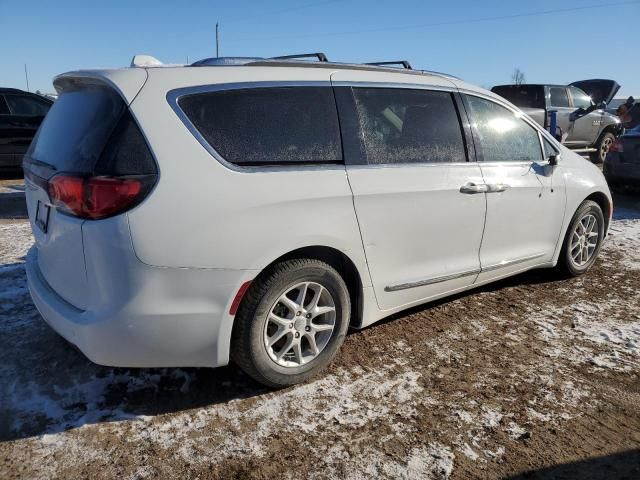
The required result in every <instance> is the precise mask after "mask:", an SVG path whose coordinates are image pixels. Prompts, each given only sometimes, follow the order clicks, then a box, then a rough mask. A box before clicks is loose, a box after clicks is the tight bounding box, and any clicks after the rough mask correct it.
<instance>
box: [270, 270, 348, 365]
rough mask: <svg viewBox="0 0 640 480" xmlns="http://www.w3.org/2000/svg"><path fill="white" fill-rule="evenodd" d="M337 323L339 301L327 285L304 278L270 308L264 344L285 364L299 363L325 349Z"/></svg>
mask: <svg viewBox="0 0 640 480" xmlns="http://www.w3.org/2000/svg"><path fill="white" fill-rule="evenodd" d="M335 325H336V304H335V301H334V299H333V297H332V296H331V293H329V290H327V289H326V288H325V287H323V286H322V285H320V284H319V283H316V282H302V283H298V284H296V285H294V286H292V287H289V288H288V289H287V290H286V291H285V292H284V293H283V294H282V295H280V297H278V300H276V302H275V303H274V304H273V306H272V307H271V309H270V310H269V314H268V317H267V321H266V322H265V327H264V335H263V339H264V346H265V348H266V351H267V354H268V355H269V358H271V360H273V361H274V362H275V363H277V364H278V365H280V366H283V367H299V366H301V365H304V364H306V363H309V362H311V361H312V360H314V359H315V358H316V357H317V356H318V355H320V353H321V352H322V351H323V350H324V349H325V347H326V346H327V344H328V343H329V340H330V339H331V336H332V334H333V330H334V328H335Z"/></svg>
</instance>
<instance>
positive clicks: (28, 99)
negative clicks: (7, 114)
mask: <svg viewBox="0 0 640 480" xmlns="http://www.w3.org/2000/svg"><path fill="white" fill-rule="evenodd" d="M5 98H6V99H7V104H8V105H9V110H11V113H12V114H13V115H25V116H30V117H38V116H43V115H46V114H47V111H48V110H49V104H48V103H47V102H45V101H44V100H40V99H38V98H35V97H32V96H29V95H5Z"/></svg>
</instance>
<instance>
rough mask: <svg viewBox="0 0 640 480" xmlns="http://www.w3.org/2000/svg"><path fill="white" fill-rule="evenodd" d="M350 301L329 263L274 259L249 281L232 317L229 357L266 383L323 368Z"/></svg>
mask: <svg viewBox="0 0 640 480" xmlns="http://www.w3.org/2000/svg"><path fill="white" fill-rule="evenodd" d="M350 313H351V302H350V298H349V291H348V289H347V286H346V284H345V282H344V280H343V279H342V277H341V276H340V274H339V273H338V272H337V271H336V270H335V269H334V268H333V267H331V266H330V265H328V264H327V263H324V262H322V261H320V260H315V259H292V260H286V261H283V262H280V263H277V264H275V265H273V266H271V267H269V268H268V269H267V270H266V271H264V272H263V273H261V274H260V275H259V276H258V277H257V278H256V279H255V280H254V281H253V283H252V284H251V286H250V288H249V290H248V291H247V293H246V295H245V297H244V299H243V300H242V303H241V305H240V308H239V309H238V313H237V315H236V318H235V322H234V327H233V334H232V338H231V357H232V359H233V361H234V362H235V363H236V364H237V365H238V366H239V367H240V368H241V369H242V370H243V371H244V372H245V373H246V374H247V375H249V376H250V377H252V378H253V379H254V380H257V381H258V382H260V383H262V384H264V385H266V386H268V387H276V388H278V387H285V386H288V385H293V384H296V383H300V382H304V381H305V380H308V379H309V378H311V377H313V376H314V375H316V374H317V373H319V372H320V371H321V370H323V369H324V368H326V367H327V365H329V363H330V362H331V360H333V358H334V357H335V355H336V353H337V351H338V349H339V348H340V346H341V345H342V342H343V341H344V338H345V335H346V333H347V329H348V327H349V317H350Z"/></svg>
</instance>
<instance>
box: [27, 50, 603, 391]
mask: <svg viewBox="0 0 640 480" xmlns="http://www.w3.org/2000/svg"><path fill="white" fill-rule="evenodd" d="M157 63H158V62H156V61H153V60H150V59H149V58H144V57H134V61H133V62H132V66H131V67H130V68H125V69H113V70H86V71H78V72H71V73H66V74H63V75H60V76H58V77H56V79H55V82H54V83H55V87H56V90H57V91H58V93H59V98H58V100H57V101H56V103H55V104H54V105H53V107H52V108H51V110H50V112H49V113H48V115H47V116H46V118H45V120H44V122H43V124H42V125H41V127H40V129H39V131H38V134H37V136H36V137H35V139H34V141H33V143H32V145H31V147H30V149H29V152H28V153H27V155H26V156H25V159H24V171H25V183H26V197H27V205H28V210H29V218H30V220H31V224H32V228H33V235H34V237H35V245H34V247H33V248H32V249H31V250H30V252H29V254H28V256H27V274H28V283H29V289H30V292H31V296H32V298H33V301H34V303H35V305H36V306H37V308H38V310H39V311H40V313H41V314H42V316H43V318H44V319H45V320H46V322H47V323H48V324H49V325H51V327H52V328H54V329H55V330H56V331H57V332H59V333H60V335H62V336H63V337H64V338H65V339H67V340H68V341H69V342H71V343H72V344H74V345H76V346H77V347H78V348H79V349H80V350H81V351H82V352H83V353H84V354H85V355H86V356H87V357H88V358H89V359H91V360H92V361H94V362H96V363H98V364H102V365H111V366H122V367H174V366H182V367H187V366H188V367H217V366H221V365H226V364H227V363H229V361H230V359H232V360H233V361H235V363H236V364H237V365H239V366H240V367H241V368H242V369H243V370H244V371H245V372H246V373H247V374H249V375H250V376H251V377H253V378H255V379H256V380H258V381H260V382H262V383H264V384H266V385H269V386H276V387H277V386H284V385H289V384H294V383H297V382H301V381H304V380H306V379H307V378H309V377H310V376H312V375H314V374H315V373H317V372H318V371H320V370H322V369H323V368H324V367H325V366H326V365H327V364H328V363H329V362H330V361H331V359H332V358H333V357H334V356H335V355H336V352H337V350H338V348H339V347H340V345H341V344H342V342H343V340H344V337H345V334H346V332H347V330H348V329H349V328H350V327H351V328H355V329H358V328H363V327H366V326H368V325H371V324H372V323H374V322H376V321H378V320H380V319H382V318H384V317H387V316H389V315H390V314H392V313H395V312H398V311H400V310H403V309H406V308H409V307H412V306H415V305H419V304H422V303H425V302H429V301H432V300H435V299H438V298H441V297H444V296H447V295H451V294H454V293H457V292H461V291H463V290H467V289H471V288H474V287H478V286H479V285H483V284H486V283H488V282H492V281H495V280H498V279H500V278H504V277H508V276H511V275H514V274H517V273H519V272H523V271H525V270H529V269H532V268H540V267H558V268H559V269H561V270H563V271H564V272H566V273H567V274H570V275H578V274H581V273H584V272H585V271H587V270H588V269H589V268H590V267H591V266H592V265H593V263H594V261H595V259H596V257H597V255H598V252H599V249H600V246H601V243H602V241H603V239H604V237H605V235H606V233H607V228H608V225H609V221H610V218H611V212H612V202H611V196H610V193H609V189H608V188H607V184H606V182H605V180H604V177H603V176H602V174H601V173H600V171H599V170H598V168H597V167H595V166H594V165H593V164H591V163H590V162H589V161H587V160H585V159H583V158H581V157H580V156H578V155H577V154H575V153H573V152H571V151H570V150H567V149H566V148H564V147H563V146H561V145H560V144H558V143H557V142H556V141H555V140H554V139H553V137H551V136H550V135H548V134H547V132H545V131H544V130H542V129H541V128H540V127H539V126H538V125H537V124H536V123H535V122H533V121H532V120H531V119H530V118H528V117H527V116H526V115H523V114H522V113H521V112H520V111H519V110H518V109H517V108H515V107H514V106H513V105H511V104H510V103H508V102H507V101H505V100H504V99H502V98H501V97H498V96H496V95H494V94H492V93H491V92H488V91H486V90H483V89H480V88H477V87H474V86H472V85H469V84H467V83H465V82H463V81H461V80H459V79H457V78H454V77H451V76H448V75H444V74H438V73H433V72H426V71H417V70H412V69H410V68H408V67H409V65H408V64H406V63H403V64H402V65H403V66H404V68H393V67H389V66H379V65H370V64H366V65H360V64H339V63H331V62H327V61H326V59H325V58H324V56H321V55H319V61H317V62H314V61H309V60H308V59H306V58H303V59H295V58H275V59H259V58H242V59H240V58H237V59H230V58H225V59H223V58H219V59H209V60H203V61H200V62H196V63H195V64H193V65H189V66H162V65H157ZM381 361H382V360H381Z"/></svg>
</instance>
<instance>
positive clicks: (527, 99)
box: [491, 86, 546, 108]
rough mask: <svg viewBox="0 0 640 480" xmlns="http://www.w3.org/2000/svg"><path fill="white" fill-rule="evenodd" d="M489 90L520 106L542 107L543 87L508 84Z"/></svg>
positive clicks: (543, 104)
mask: <svg viewBox="0 0 640 480" xmlns="http://www.w3.org/2000/svg"><path fill="white" fill-rule="evenodd" d="M491 91H492V92H493V93H495V94H497V95H500V96H501V97H502V98H505V99H506V100H508V101H510V102H511V103H513V104H514V105H516V106H518V107H520V108H544V107H545V105H546V103H545V100H544V87H537V86H508V87H493V88H492V89H491Z"/></svg>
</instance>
